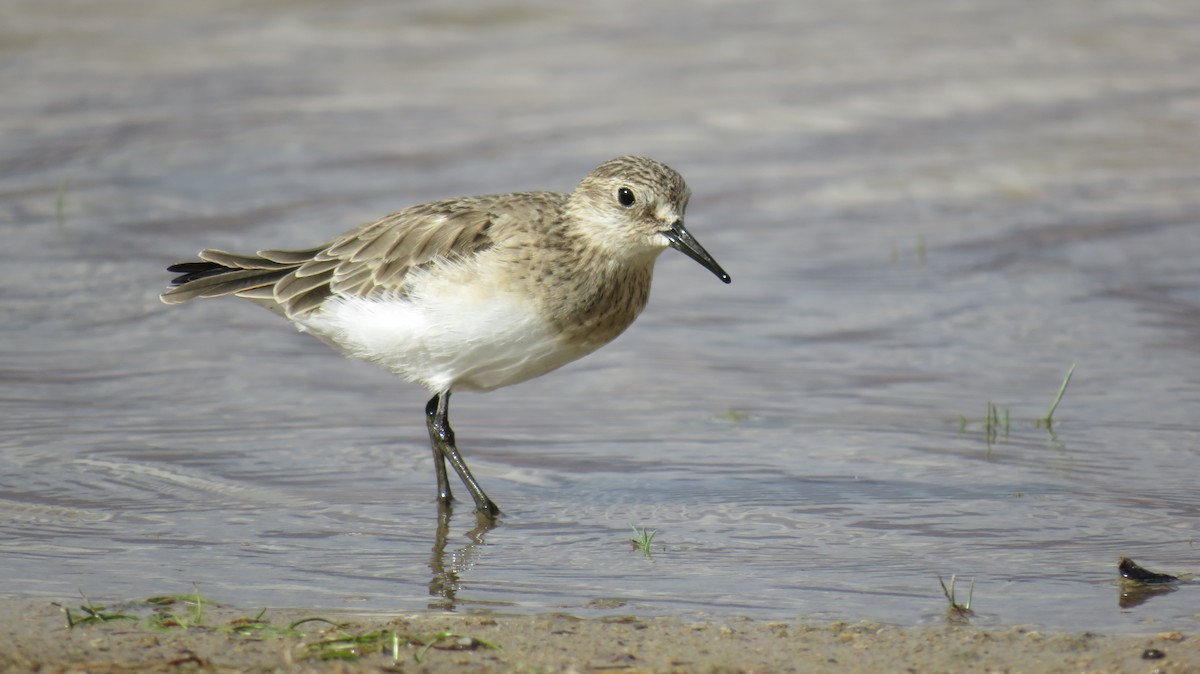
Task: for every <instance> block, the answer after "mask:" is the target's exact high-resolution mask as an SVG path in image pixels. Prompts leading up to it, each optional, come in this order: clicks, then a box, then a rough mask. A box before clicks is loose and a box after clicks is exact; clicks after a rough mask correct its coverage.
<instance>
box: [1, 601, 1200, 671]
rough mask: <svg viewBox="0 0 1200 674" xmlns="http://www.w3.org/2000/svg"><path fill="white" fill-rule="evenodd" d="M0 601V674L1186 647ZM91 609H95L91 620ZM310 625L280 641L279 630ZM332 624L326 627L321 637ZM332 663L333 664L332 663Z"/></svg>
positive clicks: (1088, 638)
mask: <svg viewBox="0 0 1200 674" xmlns="http://www.w3.org/2000/svg"><path fill="white" fill-rule="evenodd" d="M67 608H69V609H70V612H71V620H73V621H76V623H77V624H76V625H74V626H73V627H72V626H69V625H68V620H67V614H66V612H65V611H64V610H63V607H61V606H56V605H53V604H51V603H50V602H28V601H19V602H11V601H10V602H5V604H4V608H3V609H2V610H0V620H2V621H3V629H2V630H0V670H3V671H14V672H15V671H39V672H77V671H86V672H117V671H120V672H129V671H135V672H144V671H149V672H158V671H181V670H182V671H202V672H228V671H339V672H341V671H349V672H357V671H379V670H386V671H420V672H457V671H488V672H534V671H542V672H604V671H620V672H668V671H670V672H675V671H680V672H695V671H699V672H793V671H794V672H838V673H839V674H846V673H847V672H968V671H970V672H1164V673H1165V672H1196V671H1200V640H1198V639H1197V638H1196V636H1195V635H1194V634H1191V633H1188V634H1185V633H1180V632H1164V633H1159V634H1147V635H1142V636H1129V635H1124V636H1104V635H1096V634H1086V633H1085V634H1044V633H1040V632H1038V631H1036V630H1032V629H1028V628H1022V627H1013V628H1009V629H1000V630H994V629H977V628H974V627H970V626H950V625H947V626H945V627H936V628H921V629H904V628H897V627H892V626H887V625H881V624H877V623H854V624H848V623H828V624H803V623H792V622H759V621H754V620H748V619H745V620H729V621H726V622H719V623H686V622H681V621H679V620H674V619H642V618H637V617H632V616H619V617H613V618H608V619H600V620H596V619H586V620H585V619H579V618H576V617H572V616H569V615H564V614H547V615H538V616H508V615H497V614H467V615H462V614H447V613H423V614H415V615H404V616H396V617H352V616H346V615H338V614H330V613H329V612H305V611H297V610H279V611H265V612H263V613H262V614H261V615H260V613H259V611H257V610H253V611H239V610H234V609H231V608H228V607H215V606H208V605H205V606H204V607H203V610H202V611H201V612H197V611H196V609H195V607H194V606H192V605H188V604H185V603H177V604H175V605H172V606H167V607H161V608H160V609H159V610H158V613H155V611H154V610H153V609H152V607H150V606H147V605H145V604H136V605H135V604H130V605H125V606H111V607H108V608H107V609H105V610H104V611H102V612H101V614H102V615H106V616H113V615H115V614H125V615H129V616H132V617H130V618H115V617H112V618H111V619H109V620H107V621H104V622H100V621H97V620H95V619H93V620H88V614H87V612H86V611H84V610H83V609H81V608H80V607H79V606H77V605H75V606H68V607H67ZM93 608H94V607H93ZM315 616H320V618H321V619H319V620H309V621H307V622H304V623H302V624H300V625H297V626H295V627H290V625H291V624H292V623H295V622H296V621H301V620H304V619H307V618H313V617H315ZM330 621H332V622H336V623H338V624H337V625H336V626H335V625H334V624H332V623H331V622H330ZM338 656H341V657H338Z"/></svg>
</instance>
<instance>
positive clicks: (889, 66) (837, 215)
mask: <svg viewBox="0 0 1200 674" xmlns="http://www.w3.org/2000/svg"><path fill="white" fill-rule="evenodd" d="M1189 18H1191V19H1194V9H1193V8H1192V7H1191V6H1190V3H1188V2H1184V1H1179V2H1170V1H1168V2H1160V3H1154V4H1153V5H1145V4H1144V3H1142V4H1134V3H1131V4H1124V3H1120V2H1102V3H1095V2H1087V3H1084V2H1077V3H1076V2H1068V3H1056V4H1054V5H1053V6H1033V5H1030V6H1026V7H1022V8H1021V9H1020V11H1013V10H1011V9H1010V8H1009V4H1008V3H1001V2H998V1H995V2H989V1H985V0H974V1H973V2H967V3H955V4H953V6H948V5H943V4H942V3H906V4H905V5H904V6H903V9H901V8H900V6H898V5H895V4H894V3H886V2H865V3H852V4H845V3H837V2H823V3H805V4H804V5H803V6H799V5H794V4H791V3H774V2H758V3H739V4H737V5H736V6H735V5H726V4H722V3H711V4H710V5H697V4H695V3H665V4H664V3H658V4H653V5H646V4H645V3H637V4H634V3H620V2H618V3H615V4H614V3H605V5H604V6H603V8H599V7H597V8H595V9H589V8H585V7H572V8H570V9H566V8H560V7H558V6H555V5H550V4H547V5H545V6H542V5H537V4H507V5H497V4H495V3H468V2H462V3H455V4H452V5H448V4H446V3H436V4H435V3H425V4H421V3H383V2H365V1H364V2H354V3H338V4H337V5H336V6H333V5H330V6H325V5H322V4H320V3H299V2H284V1H282V0H280V1H277V2H269V3H259V4H258V5H256V6H255V7H254V8H251V9H247V8H245V7H243V6H241V5H240V4H237V3H223V2H219V1H217V0H211V1H207V2H192V3H187V5H186V6H175V5H170V6H167V5H162V4H161V3H144V2H112V3H103V4H102V5H101V4H96V3H77V4H68V3H50V4H46V3H41V2H37V1H35V0H17V1H15V2H9V3H7V4H6V5H5V7H4V8H3V9H0V64H2V65H0V88H2V89H3V90H4V91H5V92H6V94H5V96H4V97H3V98H2V99H0V112H2V114H0V195H2V198H0V228H2V229H0V231H3V233H4V237H5V243H6V245H5V246H4V247H3V249H0V398H2V400H3V403H2V404H3V410H4V414H3V417H2V418H0V550H2V551H3V553H2V554H3V560H4V561H3V566H2V567H0V568H2V569H3V573H2V574H0V596H7V597H46V598H54V599H58V600H68V601H69V600H71V599H72V598H73V597H74V596H75V595H76V593H77V592H78V591H80V590H82V591H83V592H85V593H86V594H88V595H89V596H91V597H93V598H96V599H104V598H134V597H142V596H148V595H153V594H162V593H175V592H185V591H190V589H191V587H192V583H196V584H198V586H199V588H200V589H201V591H202V592H204V593H205V594H206V595H208V596H211V597H212V598H214V599H217V600H219V601H225V602H229V603H235V604H239V605H245V606H258V605H268V606H303V607H312V608H322V607H328V608H351V609H361V610H367V611H408V610H414V609H419V608H423V607H426V606H435V607H441V608H453V609H456V610H468V609H472V608H477V607H494V608H499V609H501V610H506V611H522V612H524V611H544V610H558V609H565V610H568V611H571V612H573V613H577V614H580V615H604V614H608V613H612V612H632V613H638V614H645V615H654V614H674V615H682V616H688V617H705V616H709V617H711V616H716V617H724V616H732V615H742V614H746V615H751V616H756V617H762V618H778V619H805V620H810V619H811V620H819V619H835V618H836V619H850V620H857V619H875V620H883V621H889V622H894V623H897V624H902V625H913V624H921V623H937V622H939V621H941V620H942V611H943V609H944V605H945V602H944V599H943V598H942V596H941V590H940V588H939V586H938V576H939V574H940V575H942V576H944V577H946V578H947V579H948V578H949V576H950V575H951V574H957V575H958V577H959V579H960V580H959V591H960V593H962V592H964V591H965V586H966V585H967V583H968V582H969V581H970V580H971V579H974V582H975V591H974V602H975V608H976V611H977V616H976V617H975V619H974V622H975V623H976V624H983V625H1007V624H1016V623H1032V624H1036V625H1040V626H1043V627H1048V628H1054V629H1069V630H1083V629H1093V630H1104V631H1110V632H1122V631H1149V630H1153V631H1161V630H1163V629H1188V628H1194V627H1195V624H1196V623H1195V621H1196V617H1195V615H1196V614H1195V607H1196V605H1197V603H1196V602H1197V596H1200V594H1198V593H1200V588H1197V587H1196V586H1183V587H1180V588H1179V589H1178V590H1177V591H1175V592H1170V593H1166V594H1163V595H1158V596H1154V597H1151V598H1150V599H1149V600H1148V601H1145V602H1144V603H1142V604H1140V605H1137V606H1132V607H1124V608H1122V606H1121V600H1120V588H1119V586H1118V584H1117V582H1116V578H1117V574H1116V564H1117V559H1118V558H1119V557H1120V556H1122V555H1126V556H1130V557H1133V558H1134V559H1136V560H1138V561H1139V562H1141V563H1142V564H1144V565H1145V566H1147V567H1149V568H1151V569H1154V570H1159V571H1167V572H1175V573H1179V572H1188V571H1195V570H1196V569H1197V566H1200V565H1198V564H1197V561H1196V560H1197V555H1198V552H1197V549H1198V548H1197V544H1196V538H1197V533H1196V531H1197V516H1198V515H1200V490H1197V489H1196V480H1197V470H1196V466H1197V459H1198V455H1200V422H1198V421H1197V418H1196V414H1195V411H1196V410H1197V406H1198V404H1200V266H1198V265H1197V263H1196V260H1197V259H1198V258H1200V189H1198V188H1200V162H1197V161H1196V160H1197V157H1200V86H1198V85H1197V81H1196V79H1195V75H1194V73H1195V72H1196V69H1195V67H1196V66H1197V65H1200V32H1197V31H1195V30H1191V29H1190V28H1189V27H1188V26H1189V23H1188V21H1187V19H1189ZM1193 23H1194V22H1193ZM668 26H669V27H670V30H665V27H668ZM631 152H636V153H640V154H647V155H651V156H654V157H658V158H660V159H663V160H665V161H667V162H668V163H670V164H672V165H673V166H675V167H676V168H677V169H679V170H680V171H681V172H682V173H683V174H684V175H685V177H687V179H688V181H689V183H690V185H691V187H692V190H693V192H694V198H693V199H692V203H691V207H690V209H689V219H688V222H689V228H690V229H691V230H692V231H693V233H695V234H696V235H697V237H698V238H699V239H700V240H701V241H702V242H703V243H704V245H705V246H706V247H707V248H708V249H709V251H710V252H712V253H713V255H714V256H715V257H716V258H717V259H718V260H719V261H720V262H721V264H722V265H724V266H725V268H726V269H728V270H729V272H730V273H731V275H732V276H733V279H734V283H733V284H732V285H731V286H724V285H722V284H721V283H720V282H719V281H717V280H716V279H714V278H713V277H712V276H711V274H709V273H708V272H706V271H704V270H703V269H702V268H700V267H699V266H697V265H695V264H694V263H692V262H691V261H689V260H687V259H686V258H684V257H683V256H680V255H676V254H674V253H671V252H668V254H666V255H664V256H663V259H662V260H661V262H660V263H659V269H658V275H657V279H656V287H655V292H654V295H653V297H652V299H651V305H650V307H649V308H648V309H647V311H646V313H645V315H644V316H643V317H642V318H641V319H639V321H638V323H637V324H635V326H634V327H633V328H632V329H631V330H630V331H629V332H628V333H627V334H626V335H624V336H622V337H621V338H620V339H619V340H618V341H617V342H615V343H614V344H612V345H610V346H608V347H606V348H605V349H603V350H601V351H600V352H598V353H596V354H594V355H592V356H590V357H588V358H587V359H584V360H582V361H580V362H578V363H575V364H572V365H570V366H568V367H566V368H564V369H563V370H561V371H560V372H556V373H554V374H552V375H550V376H548V377H545V378H543V379H540V380H535V381H533V382H530V383H527V384H523V385H521V386H518V387H514V388H511V389H506V390H503V391H500V392H496V393H493V394H490V395H486V396H479V395H471V394H462V395H458V396H456V397H455V409H454V422H455V428H456V430H457V433H458V439H459V444H460V446H461V447H462V448H463V451H464V453H465V454H466V456H467V458H468V460H469V461H470V462H471V465H472V467H473V468H474V470H475V472H476V474H477V475H478V477H479V478H480V480H481V481H482V483H483V485H484V487H485V489H487V491H488V492H489V494H490V495H491V496H492V497H493V498H494V499H496V501H497V502H498V503H499V504H500V506H501V507H502V508H503V509H504V510H505V513H506V516H505V518H504V520H503V522H502V524H501V525H500V526H499V527H497V528H495V529H493V530H491V531H486V532H479V531H472V529H473V527H474V519H473V518H472V516H471V515H470V513H468V512H467V509H466V508H465V507H460V508H459V512H458V513H457V514H456V515H455V517H454V518H453V519H452V520H451V522H450V523H449V527H448V531H439V526H438V525H439V523H438V518H437V515H436V510H435V508H434V506H433V501H432V496H433V490H434V477H433V470H432V461H431V455H430V451H429V448H428V445H427V439H426V437H425V430H424V424H423V421H422V413H421V412H422V406H423V404H424V398H425V394H424V393H423V392H422V391H420V390H417V389H415V388H413V387H411V386H406V385H403V384H401V383H399V382H396V381H393V380H392V379H390V378H389V377H388V376H387V375H386V374H384V373H382V372H378V371H375V370H374V369H372V368H371V367H370V366H367V365H364V364H360V363H352V362H349V361H346V360H344V359H342V358H340V357H339V356H337V355H336V354H334V353H332V352H330V351H329V350H328V349H327V348H326V347H324V346H323V345H321V344H319V343H317V342H316V341H314V340H311V339H309V338H306V337H304V336H303V335H300V334H297V333H295V332H294V331H293V330H291V329H290V328H289V327H288V326H287V325H286V324H284V323H282V322H281V321H279V320H278V319H277V318H275V317H274V316H271V315H270V314H269V313H267V312H264V311H262V310H261V309H258V308H256V307H253V306H251V305H250V304H249V303H245V302H237V301H233V300H223V301H211V302H199V303H195V304H191V305H186V306H182V307H171V308H168V307H166V306H163V305H161V304H160V303H159V302H158V300H157V293H158V292H159V291H160V290H161V287H162V285H163V284H164V282H165V281H166V279H167V278H168V275H167V274H166V273H165V272H164V271H162V268H163V266H164V265H166V264H169V263H170V262H174V261H176V260H179V259H184V258H187V257H189V256H190V255H192V254H193V253H194V252H195V251H196V250H198V249H200V248H202V247H207V246H214V247H221V248H227V249H231V250H242V249H245V250H254V249H258V248H267V247H303V246H308V245H311V244H315V243H317V242H319V241H322V240H325V239H327V238H329V237H330V236H331V235H333V234H336V233H338V232H341V231H343V230H344V229H347V228H349V227H351V226H353V225H355V224H358V223H360V222H363V221H366V220H369V219H372V218H374V217H377V216H379V215H382V214H384V213H387V212H390V211H392V210H395V209H397V208H400V207H402V206H405V205H407V204H410V203H414V202H417V201H422V200H428V199H433V198H439V197H446V196H454V195H461V194H471V193H480V192H493V191H507V190H514V189H530V188H552V189H562V190H568V189H570V188H571V187H572V186H573V183H574V182H575V181H576V180H577V179H578V178H579V177H581V176H582V175H583V174H584V173H586V172H587V171H588V170H590V169H591V168H592V166H594V165H595V164H598V163H599V162H600V161H603V160H604V159H607V158H609V157H611V156H614V155H617V154H623V153H631ZM1072 363H1076V364H1077V366H1078V368H1077V370H1076V372H1075V376H1074V378H1073V379H1072V381H1071V384H1070V387H1069V389H1068V390H1067V392H1066V395H1065V397H1064V400H1063V402H1062V404H1061V406H1060V407H1059V409H1058V411H1057V413H1056V416H1055V424H1054V428H1053V433H1049V432H1048V431H1047V430H1046V429H1043V428H1038V427H1036V426H1035V425H1034V424H1033V423H1032V420H1033V419H1034V418H1037V417H1039V416H1041V415H1044V414H1045V411H1046V408H1047V407H1048V406H1049V404H1050V402H1051V401H1052V399H1053V397H1054V394H1055V392H1056V391H1057V389H1058V386H1059V383H1060V381H1061V380H1062V377H1063V375H1064V374H1065V373H1066V371H1067V369H1068V368H1069V367H1070V365H1071V364H1072ZM989 401H991V402H993V403H995V404H996V405H998V406H999V407H1000V409H1001V410H1002V411H1003V410H1008V411H1009V413H1010V418H1011V425H1010V427H1009V429H1008V433H1007V434H1004V433H1001V434H1000V435H999V437H997V438H995V441H993V442H988V439H987V436H986V434H985V431H984V429H983V427H982V423H981V420H982V418H983V416H984V414H985V406H986V405H987V403H988V402H989ZM962 417H966V420H967V424H966V427H965V428H963V427H962V421H961V418H962ZM459 491H460V492H462V490H461V488H460V489H459ZM464 495H465V493H464ZM631 525H636V526H638V527H649V528H651V529H656V530H657V531H658V533H657V536H656V538H655V541H654V542H655V547H654V554H653V558H652V559H647V558H645V557H643V556H642V555H641V554H640V553H638V552H635V551H633V550H632V549H631V547H630V545H629V543H628V542H627V541H628V539H629V537H630V535H631V533H632V532H631V531H630V527H631ZM600 599H620V600H623V601H624V602H625V603H624V605H621V606H618V607H616V608H611V606H612V604H613V603H612V602H597V600H600Z"/></svg>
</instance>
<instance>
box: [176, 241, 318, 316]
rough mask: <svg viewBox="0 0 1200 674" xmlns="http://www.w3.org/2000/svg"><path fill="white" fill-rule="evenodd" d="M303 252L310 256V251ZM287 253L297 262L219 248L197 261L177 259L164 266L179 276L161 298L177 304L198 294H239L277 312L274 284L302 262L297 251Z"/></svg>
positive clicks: (204, 295) (206, 252)
mask: <svg viewBox="0 0 1200 674" xmlns="http://www.w3.org/2000/svg"><path fill="white" fill-rule="evenodd" d="M270 252H272V253H279V252H283V253H289V252H288V251H270ZM307 253H308V256H309V258H311V256H312V252H310V251H309V252H307ZM290 255H291V256H292V257H293V259H296V260H297V261H296V262H290V261H289V262H284V261H280V260H274V259H269V258H267V257H262V256H257V255H241V254H238V253H228V252H226V251H222V250H205V251H202V252H201V253H200V261H198V262H180V263H178V264H173V265H171V266H170V267H167V271H170V272H174V273H176V274H179V276H176V277H175V278H173V279H171V288H169V289H167V291H166V292H164V293H163V294H162V296H161V298H162V301H163V302H165V303H167V304H179V303H181V302H187V301H188V300H191V299H195V298H198V297H221V296H224V295H239V296H241V297H247V298H248V299H251V300H254V301H255V302H257V303H259V304H263V305H265V306H267V307H268V308H271V309H274V310H276V311H281V310H282V308H281V307H279V306H278V303H277V302H276V301H275V299H274V286H275V284H277V283H278V282H279V281H280V280H282V279H283V278H285V277H287V276H288V275H289V274H291V273H292V272H293V271H294V270H295V269H296V267H297V266H299V265H300V264H301V263H303V262H304V261H305V257H304V254H303V253H302V252H300V251H295V252H290ZM273 257H282V256H273ZM273 305H274V306H273Z"/></svg>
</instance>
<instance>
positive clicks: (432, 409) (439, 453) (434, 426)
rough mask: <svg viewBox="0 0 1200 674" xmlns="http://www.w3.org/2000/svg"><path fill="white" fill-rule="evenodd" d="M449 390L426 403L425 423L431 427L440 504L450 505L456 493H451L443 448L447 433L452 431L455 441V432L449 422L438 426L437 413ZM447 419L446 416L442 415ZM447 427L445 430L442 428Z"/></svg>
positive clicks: (431, 441)
mask: <svg viewBox="0 0 1200 674" xmlns="http://www.w3.org/2000/svg"><path fill="white" fill-rule="evenodd" d="M449 395H450V394H449V392H447V393H443V394H439V395H435V396H433V397H432V398H430V399H429V402H428V403H427V404H426V405H425V425H426V426H427V427H428V428H429V444H430V446H431V447H433V469H434V471H435V472H437V482H438V495H437V498H438V506H439V507H440V506H448V505H450V502H451V501H453V500H454V495H453V494H451V493H450V479H449V478H448V477H447V476H446V458H445V457H446V454H445V450H444V449H443V448H444V447H445V445H446V440H445V436H446V433H450V437H451V440H450V442H454V440H453V438H454V435H453V432H452V431H450V426H449V424H446V423H444V422H443V424H442V426H441V427H439V426H438V422H437V413H438V406H439V403H440V400H441V399H442V398H443V397H448V396H449ZM442 419H443V420H444V419H445V416H443V417H442ZM441 428H444V429H445V432H443V431H442V430H441Z"/></svg>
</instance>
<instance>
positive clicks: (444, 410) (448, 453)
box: [425, 391, 500, 517]
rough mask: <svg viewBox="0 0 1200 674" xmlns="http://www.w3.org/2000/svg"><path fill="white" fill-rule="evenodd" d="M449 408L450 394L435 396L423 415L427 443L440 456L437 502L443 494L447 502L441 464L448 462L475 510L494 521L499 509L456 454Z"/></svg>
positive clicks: (448, 493) (442, 465) (437, 464)
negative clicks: (427, 433)
mask: <svg viewBox="0 0 1200 674" xmlns="http://www.w3.org/2000/svg"><path fill="white" fill-rule="evenodd" d="M449 407H450V392H449V391H445V392H443V393H440V394H438V395H435V396H434V397H433V398H432V399H431V400H430V401H429V404H428V405H426V406H425V414H426V415H427V421H428V423H429V439H430V442H431V443H432V444H433V451H434V453H435V454H438V453H439V452H440V456H438V457H435V461H434V464H435V465H436V466H437V470H438V495H439V498H440V497H441V496H442V495H443V494H444V495H445V498H446V499H447V500H448V499H449V496H450V485H449V484H447V482H446V467H445V465H444V464H443V463H442V460H443V459H444V460H445V461H449V462H450V465H451V466H453V467H454V471H455V472H456V473H458V476H459V477H460V478H462V481H463V484H464V485H466V486H467V491H469V492H471V497H472V498H474V499H475V509H476V510H478V511H479V512H480V513H482V514H484V515H487V516H488V517H495V516H496V515H499V514H500V508H498V507H496V504H495V503H493V502H492V499H490V498H488V496H487V494H485V493H483V490H482V489H480V488H479V483H478V482H476V481H475V476H474V475H472V474H471V469H470V468H467V462H466V461H465V460H463V458H462V454H459V453H458V447H456V446H455V445H454V430H453V429H451V428H450V416H449Z"/></svg>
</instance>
